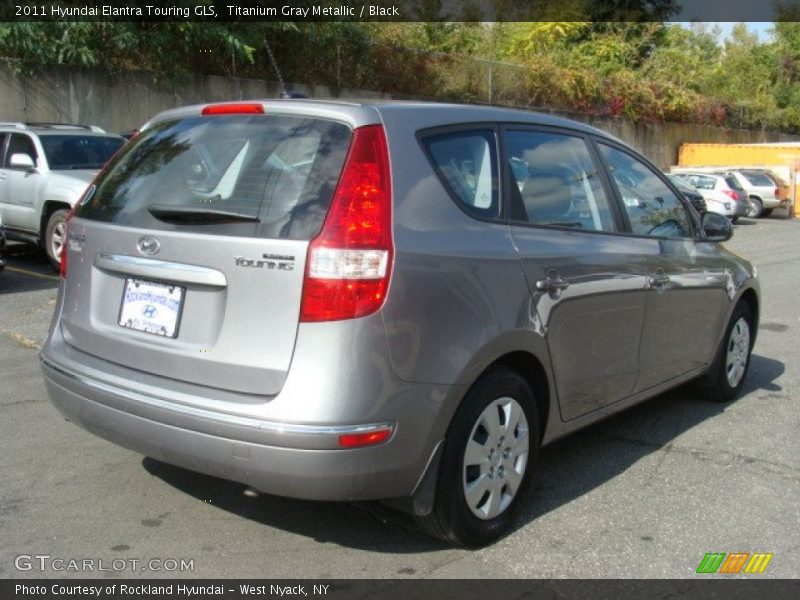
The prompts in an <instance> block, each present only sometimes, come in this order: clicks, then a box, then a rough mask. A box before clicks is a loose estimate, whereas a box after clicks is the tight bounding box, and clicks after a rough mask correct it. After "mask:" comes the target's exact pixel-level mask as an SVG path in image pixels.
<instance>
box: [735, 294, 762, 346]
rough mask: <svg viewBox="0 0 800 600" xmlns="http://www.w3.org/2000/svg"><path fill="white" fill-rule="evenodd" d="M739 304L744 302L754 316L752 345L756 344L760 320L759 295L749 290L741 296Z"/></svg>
mask: <svg viewBox="0 0 800 600" xmlns="http://www.w3.org/2000/svg"><path fill="white" fill-rule="evenodd" d="M739 302H744V303H745V304H746V305H747V307H748V308H749V309H750V312H751V313H752V315H753V335H752V341H751V345H752V344H755V341H756V333H757V332H758V319H759V304H758V294H756V291H755V290H754V289H753V288H747V289H746V290H744V291H743V292H742V294H741V295H740V296H739Z"/></svg>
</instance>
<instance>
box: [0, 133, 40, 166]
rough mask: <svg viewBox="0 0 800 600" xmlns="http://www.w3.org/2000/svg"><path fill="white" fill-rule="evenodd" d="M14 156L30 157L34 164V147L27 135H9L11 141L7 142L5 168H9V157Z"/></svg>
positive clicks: (35, 155) (35, 154)
mask: <svg viewBox="0 0 800 600" xmlns="http://www.w3.org/2000/svg"><path fill="white" fill-rule="evenodd" d="M15 154H27V155H28V156H30V157H31V160H32V161H33V164H36V157H37V153H36V146H35V145H34V143H33V140H32V139H31V138H29V137H28V136H27V135H23V134H21V133H12V134H11V139H10V140H9V141H8V150H7V151H6V160H5V164H4V166H5V167H10V163H11V157H12V156H14V155H15Z"/></svg>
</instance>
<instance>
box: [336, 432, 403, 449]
mask: <svg viewBox="0 0 800 600" xmlns="http://www.w3.org/2000/svg"><path fill="white" fill-rule="evenodd" d="M391 434H392V430H391V428H389V427H386V428H384V429H378V430H376V431H369V432H367V433H348V434H345V435H340V436H339V445H340V446H341V447H342V448H360V447H362V446H374V445H375V444H380V443H381V442H385V441H386V440H388V439H389V436H390V435H391Z"/></svg>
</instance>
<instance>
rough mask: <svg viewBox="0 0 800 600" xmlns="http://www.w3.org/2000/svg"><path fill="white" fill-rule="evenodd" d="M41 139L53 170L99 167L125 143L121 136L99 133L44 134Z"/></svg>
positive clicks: (48, 162)
mask: <svg viewBox="0 0 800 600" xmlns="http://www.w3.org/2000/svg"><path fill="white" fill-rule="evenodd" d="M39 139H40V140H41V142H42V148H43V149H44V155H45V158H47V164H48V165H49V166H50V169H51V170H53V171H66V170H70V169H99V168H100V167H102V166H103V165H104V164H106V162H107V161H108V159H109V158H111V157H112V156H114V153H115V152H116V151H117V150H119V149H120V148H121V147H122V144H124V143H125V140H124V139H122V138H119V137H111V136H108V137H103V136H97V135H74V134H72V135H42V136H39Z"/></svg>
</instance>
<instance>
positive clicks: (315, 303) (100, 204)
mask: <svg viewBox="0 0 800 600" xmlns="http://www.w3.org/2000/svg"><path fill="white" fill-rule="evenodd" d="M731 233H732V227H731V225H730V223H729V221H728V219H727V218H724V217H722V216H720V215H718V214H715V213H706V214H705V215H703V216H702V218H701V217H700V216H699V215H698V214H697V213H696V212H695V211H694V210H690V208H689V206H688V205H687V203H686V200H685V199H684V198H683V197H682V196H681V194H680V193H679V192H678V191H677V190H676V189H675V188H674V187H673V186H672V184H671V183H669V181H668V180H667V179H666V178H665V176H664V175H663V174H662V173H660V172H659V171H658V170H657V169H656V168H655V167H654V166H653V165H652V164H650V163H649V162H648V161H647V160H646V159H645V158H643V157H642V156H641V155H639V154H638V153H636V152H635V151H633V150H632V149H631V148H629V147H628V146H626V145H625V144H623V143H622V142H620V141H619V140H617V139H615V138H612V137H611V136H609V135H607V134H605V133H603V132H601V131H599V130H597V129H593V128H590V127H587V126H585V125H581V124H578V123H575V122H572V121H569V120H564V119H559V118H554V117H550V116H545V115H540V114H535V113H529V112H523V111H514V110H506V109H499V108H489V107H473V106H458V105H440V104H426V103H400V102H388V103H350V102H333V101H324V102H323V101H302V100H283V101H263V102H260V101H259V102H237V103H223V104H209V105H201V106H193V107H187V108H181V109H177V110H171V111H167V112H165V113H162V114H160V115H158V116H157V117H155V118H154V119H153V120H152V121H150V122H149V123H147V124H146V125H145V126H144V127H143V128H142V131H141V134H140V135H139V136H138V137H136V138H135V139H134V140H133V141H132V142H130V144H129V145H128V146H127V147H126V148H124V149H123V150H122V152H121V153H120V154H119V155H117V157H116V158H115V159H114V160H113V161H112V162H111V163H110V164H109V165H107V167H106V168H105V169H104V170H103V172H102V173H101V175H100V176H99V178H98V179H97V180H96V182H95V184H94V185H93V186H91V187H90V188H89V189H88V190H87V192H86V194H85V195H84V197H83V198H82V199H81V201H80V202H79V203H78V205H77V206H76V208H75V210H74V214H72V215H71V218H70V220H69V221H68V236H67V244H66V246H65V252H64V255H63V259H62V265H63V266H64V277H65V278H64V281H63V285H62V286H61V289H60V294H59V299H58V304H57V307H56V311H55V315H54V319H53V322H52V327H51V330H50V334H49V336H48V338H47V341H46V343H45V346H44V348H43V350H42V353H41V364H42V370H43V373H44V377H45V381H46V384H47V389H48V392H49V395H50V397H51V399H52V401H53V403H54V404H55V405H56V407H57V408H58V409H59V410H60V411H61V412H62V413H63V414H64V415H65V416H66V418H67V419H69V420H70V421H72V422H74V423H76V424H78V425H80V426H82V427H84V428H86V429H88V430H89V431H91V432H93V433H95V434H97V435H99V436H102V437H104V438H106V439H108V440H111V441H113V442H115V443H117V444H120V445H122V446H125V447H127V448H130V449H132V450H135V451H137V452H141V453H143V454H146V455H149V456H152V457H154V458H156V459H158V460H161V461H165V462H168V463H172V464H175V465H179V466H182V467H185V468H188V469H192V470H196V471H199V472H202V473H207V474H211V475H214V476H218V477H223V478H227V479H230V480H234V481H238V482H242V483H244V484H247V485H250V486H252V487H253V488H255V489H257V490H260V491H263V492H267V493H272V494H278V495H283V496H290V497H295V498H307V499H315V500H373V499H380V500H384V501H385V502H387V503H388V504H390V505H392V506H395V507H397V508H399V509H402V510H405V511H408V512H409V513H411V514H413V515H414V516H415V518H416V519H417V521H418V522H419V524H420V526H421V527H422V528H423V529H424V530H425V531H426V532H428V533H429V534H431V535H433V536H436V537H439V538H441V539H444V540H448V541H449V542H452V543H456V544H463V545H470V546H474V545H481V544H486V543H488V542H491V541H492V540H494V539H496V538H497V537H499V536H501V535H503V534H505V533H506V532H508V531H509V529H510V528H511V527H512V526H513V523H514V513H515V510H516V509H517V508H518V507H519V505H520V502H521V500H522V498H523V497H524V495H525V494H524V493H525V491H526V490H527V489H528V488H529V487H530V486H529V485H528V484H529V483H530V480H531V474H532V472H533V468H534V464H535V461H536V457H537V455H538V451H539V448H540V447H541V446H542V445H543V444H548V443H550V442H552V441H553V440H556V439H558V438H561V437H563V436H565V435H567V434H569V433H571V432H573V431H575V430H577V429H580V428H582V427H585V426H587V425H589V424H592V423H595V422H596V421H598V420H599V419H602V418H604V417H606V416H608V415H611V414H613V413H615V412H618V411H620V410H622V409H624V408H627V407H630V406H631V405H634V404H636V403H638V402H641V401H643V400H645V399H647V398H651V397H653V396H655V395H657V394H660V393H661V392H663V391H665V390H667V389H670V388H672V387H675V386H677V385H679V384H682V383H684V382H687V381H690V380H697V381H698V383H699V385H700V387H701V389H702V390H704V392H705V393H706V394H707V395H708V396H709V397H710V398H712V399H714V400H718V401H728V400H731V399H733V398H734V397H735V396H736V395H737V393H738V392H739V390H740V389H741V388H742V385H743V382H744V380H745V374H746V372H747V368H748V364H749V357H750V353H751V349H752V347H753V343H754V341H755V338H756V330H757V326H758V316H759V306H760V301H759V286H758V280H757V278H756V273H755V269H754V268H753V267H752V266H751V265H750V264H749V263H748V262H747V261H745V260H743V259H742V258H739V257H738V256H736V255H734V254H732V253H730V252H728V251H727V250H726V249H725V247H724V246H723V245H721V244H720V242H722V241H725V240H727V239H728V238H730V236H731Z"/></svg>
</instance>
